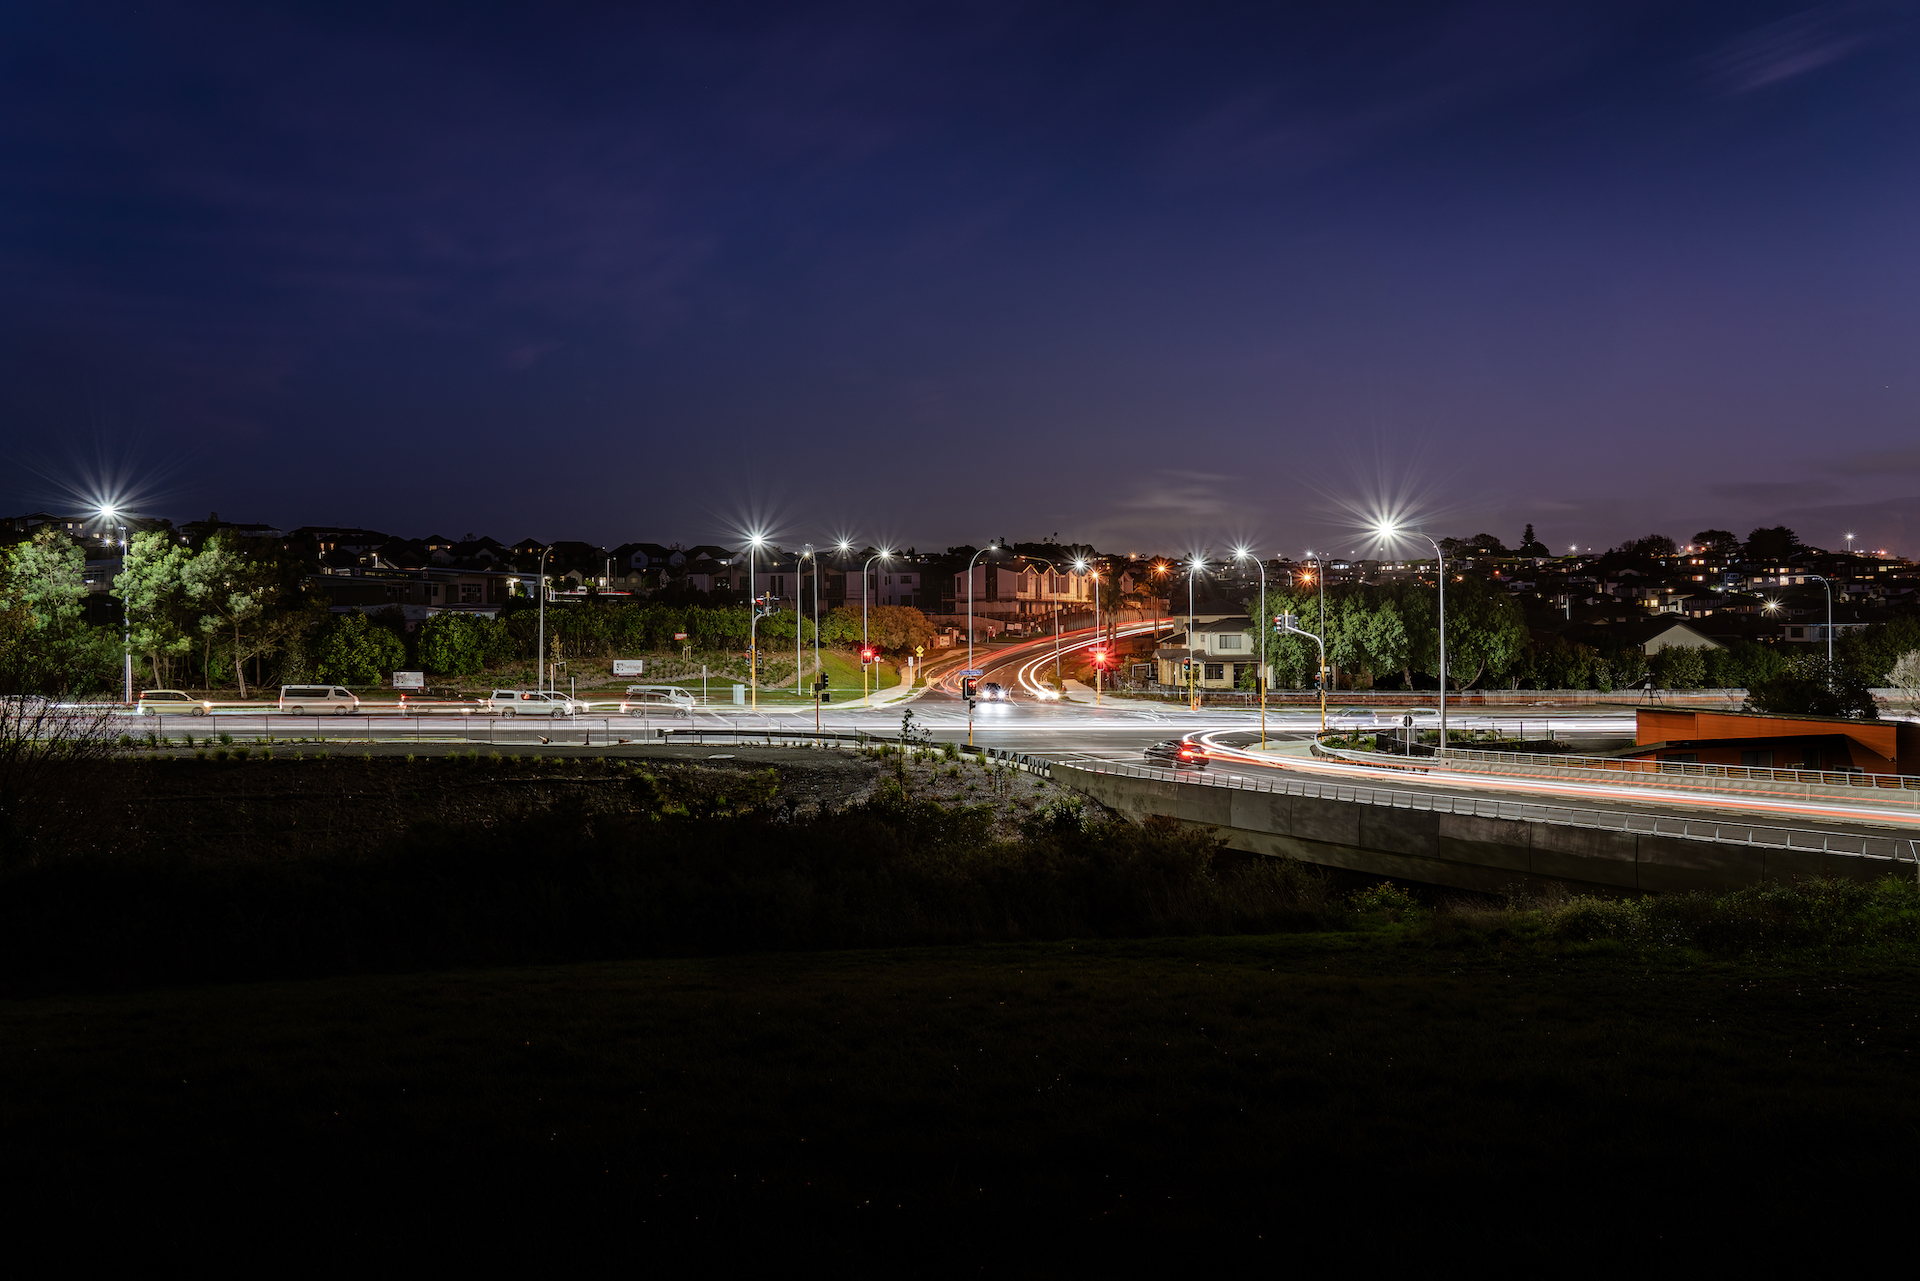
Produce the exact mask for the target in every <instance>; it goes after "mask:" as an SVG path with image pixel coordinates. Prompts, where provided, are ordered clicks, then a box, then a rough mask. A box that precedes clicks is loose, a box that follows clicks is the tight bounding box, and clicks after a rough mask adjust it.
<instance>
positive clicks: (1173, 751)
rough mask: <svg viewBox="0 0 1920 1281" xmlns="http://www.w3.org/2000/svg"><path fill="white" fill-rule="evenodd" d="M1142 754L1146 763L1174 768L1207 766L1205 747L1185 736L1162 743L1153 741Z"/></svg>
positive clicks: (1202, 767)
mask: <svg viewBox="0 0 1920 1281" xmlns="http://www.w3.org/2000/svg"><path fill="white" fill-rule="evenodd" d="M1144 755H1145V756H1146V758H1147V761H1148V763H1149V764H1153V765H1171V766H1173V768H1175V769H1205V768H1206V767H1207V753H1206V749H1205V748H1203V747H1201V746H1200V744H1198V743H1196V742H1194V741H1193V740H1192V739H1187V738H1170V739H1168V740H1167V741H1166V742H1164V743H1155V744H1154V745H1153V746H1152V747H1149V748H1148V749H1147V750H1146V752H1145V753H1144Z"/></svg>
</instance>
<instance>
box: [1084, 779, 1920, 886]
mask: <svg viewBox="0 0 1920 1281" xmlns="http://www.w3.org/2000/svg"><path fill="white" fill-rule="evenodd" d="M1055 763H1056V764H1057V765H1060V766H1064V767H1067V768H1071V769H1080V770H1086V771H1087V772H1089V773H1095V774H1119V775H1123V776H1126V777H1131V778H1145V779H1152V780H1155V781H1161V782H1176V783H1188V784H1192V785H1195V786H1200V787H1222V788H1231V789H1235V790H1238V791H1248V792H1269V793H1284V794H1285V795H1288V796H1304V797H1308V798H1311V799H1316V800H1330V801H1344V802H1346V803H1348V804H1353V805H1379V806H1384V807H1387V808H1390V809H1404V810H1429V811H1432V812H1434V813H1437V814H1460V815H1465V816H1467V817H1471V818H1497V819H1513V820H1519V821H1524V822H1530V823H1553V824H1557V825H1559V826H1563V827H1584V828H1593V829H1598V830H1601V831H1613V832H1626V833H1633V834H1636V835H1643V836H1667V837H1676V838H1678V839H1680V840H1687V841H1701V842H1705V843H1710V844H1718V845H1743V846H1749V847H1755V848H1764V849H1781V850H1800V851H1805V852H1808V853H1820V854H1838V855H1843V856H1846V857H1851V858H1867V859H1877V860H1881V861H1884V862H1888V863H1901V862H1913V863H1915V864H1916V865H1917V866H1920V840H1909V839H1907V838H1904V837H1893V836H1868V835H1865V834H1863V833H1858V832H1823V831H1815V830H1808V829H1805V828H1789V827H1767V826H1762V825H1759V824H1750V823H1726V822H1719V821H1715V820H1707V819H1694V818H1681V817H1678V816H1667V815H1659V814H1637V813H1632V812H1629V811H1623V810H1594V809H1580V808H1575V807H1571V806H1561V805H1542V804H1537V803H1535V802H1532V801H1504V800H1499V799H1497V798H1494V797H1484V796H1454V795H1448V794H1445V793H1437V792H1426V791H1419V792H1414V791H1399V790H1396V789H1393V788H1385V787H1369V786H1360V785H1357V784H1343V783H1323V782H1317V781H1313V780H1308V779H1300V778H1282V779H1276V780H1273V781H1271V782H1268V781H1257V780H1253V779H1248V778H1241V777H1234V776H1220V777H1206V776H1198V777H1196V776H1195V775H1196V774H1198V773H1199V772H1198V771H1195V772H1194V774H1189V773H1187V772H1186V771H1174V770H1163V769H1156V768H1154V767H1152V766H1143V765H1127V764H1122V763H1120V762H1116V761H1104V760H1097V759H1092V758H1074V759H1070V760H1063V761H1057V762H1055Z"/></svg>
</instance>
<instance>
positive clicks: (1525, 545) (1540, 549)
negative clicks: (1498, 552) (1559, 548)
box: [1520, 525, 1553, 556]
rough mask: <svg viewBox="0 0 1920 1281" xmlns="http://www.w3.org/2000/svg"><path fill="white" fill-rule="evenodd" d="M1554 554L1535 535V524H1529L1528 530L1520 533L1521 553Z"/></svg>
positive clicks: (1526, 554)
mask: <svg viewBox="0 0 1920 1281" xmlns="http://www.w3.org/2000/svg"><path fill="white" fill-rule="evenodd" d="M1552 554H1553V553H1552V552H1550V551H1548V550H1547V545H1546V544H1545V543H1543V542H1541V541H1540V540H1539V539H1538V538H1535V537H1534V536H1533V526H1532V525H1528V526H1527V528H1526V532H1525V533H1523V534H1521V535H1520V555H1522V556H1551V555H1552Z"/></svg>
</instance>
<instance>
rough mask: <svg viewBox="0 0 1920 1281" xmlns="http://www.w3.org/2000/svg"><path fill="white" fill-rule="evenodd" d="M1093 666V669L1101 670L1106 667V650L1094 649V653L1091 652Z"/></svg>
mask: <svg viewBox="0 0 1920 1281" xmlns="http://www.w3.org/2000/svg"><path fill="white" fill-rule="evenodd" d="M1093 665H1094V666H1095V667H1098V668H1102V669H1104V668H1105V667H1106V665H1107V651H1106V650H1104V649H1096V650H1094V651H1093Z"/></svg>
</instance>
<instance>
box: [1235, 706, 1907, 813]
mask: <svg viewBox="0 0 1920 1281" xmlns="http://www.w3.org/2000/svg"><path fill="white" fill-rule="evenodd" d="M1239 732H1244V731H1239V730H1213V731H1210V732H1207V733H1204V734H1201V735H1200V736H1199V737H1200V741H1201V742H1202V743H1204V744H1205V745H1206V748H1207V754H1208V756H1209V757H1213V756H1214V755H1215V754H1218V755H1219V757H1220V758H1222V759H1229V760H1232V761H1235V762H1236V763H1238V764H1240V765H1242V766H1253V767H1257V768H1262V769H1268V770H1285V771H1290V772H1295V773H1301V774H1316V775H1321V776H1326V777H1335V778H1341V779H1346V780H1349V781H1357V780H1361V779H1365V780H1367V781H1368V783H1369V785H1374V786H1384V785H1386V784H1387V780H1389V779H1390V780H1391V781H1392V783H1393V784H1394V785H1403V784H1404V785H1411V786H1416V787H1428V788H1441V787H1451V788H1465V789H1468V790H1471V791H1478V792H1513V793H1519V794H1522V795H1528V796H1557V797H1561V798H1563V799H1564V798H1585V799H1589V800H1593V799H1599V800H1609V801H1627V802H1632V803H1636V804H1643V805H1644V804H1649V803H1658V804H1661V805H1683V806H1687V807H1690V808H1693V809H1703V810H1707V809H1714V810H1721V811H1729V810H1731V811H1736V812H1744V811H1747V810H1755V811H1759V812H1762V813H1772V814H1796V815H1803V816H1808V817H1818V818H1825V819H1843V820H1845V819H1851V820H1853V821H1854V822H1863V823H1889V824H1892V825H1895V826H1899V827H1920V813H1916V812H1915V811H1913V810H1895V809H1887V808H1884V807H1881V806H1876V805H1872V804H1867V803H1853V804H1849V803H1845V802H1841V801H1838V800H1837V799H1836V800H1835V801H1834V802H1832V803H1828V804H1822V803H1821V802H1820V801H1818V800H1814V799H1809V798H1804V797H1803V798H1798V799H1794V800H1788V799H1777V800H1776V799H1768V798H1766V797H1765V796H1756V795H1754V794H1753V793H1750V792H1739V793H1726V792H1705V791H1683V790H1679V789H1675V788H1669V787H1651V786H1640V785H1635V786H1629V787H1623V786H1619V785H1608V784H1605V783H1588V782H1584V781H1579V780H1571V779H1569V780H1565V781H1562V780H1558V779H1543V778H1537V777H1532V776H1526V775H1500V776H1498V777H1489V776H1488V775H1485V774H1471V773H1461V772H1457V771H1453V770H1447V769H1441V768H1437V767H1436V768H1430V769H1424V770H1413V769H1386V768H1382V767H1379V766H1372V765H1361V764H1355V763H1352V762H1347V761H1330V760H1327V759H1325V758H1321V757H1312V756H1295V755H1288V756H1285V757H1279V758H1275V757H1272V756H1271V755H1262V754H1261V753H1259V752H1250V751H1247V750H1246V749H1244V748H1242V747H1237V746H1235V745H1233V744H1230V743H1223V742H1221V741H1220V740H1219V738H1218V735H1220V734H1223V733H1239Z"/></svg>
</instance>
